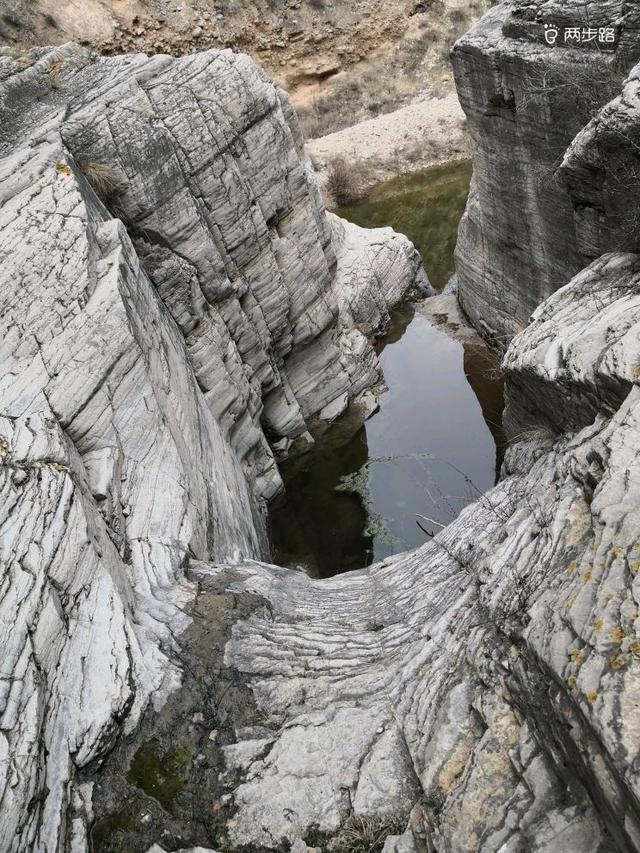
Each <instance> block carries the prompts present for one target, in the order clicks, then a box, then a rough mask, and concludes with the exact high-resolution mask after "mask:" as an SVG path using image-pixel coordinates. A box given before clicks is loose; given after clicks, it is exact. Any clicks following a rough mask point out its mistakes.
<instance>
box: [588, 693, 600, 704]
mask: <svg viewBox="0 0 640 853" xmlns="http://www.w3.org/2000/svg"><path fill="white" fill-rule="evenodd" d="M597 698H598V694H597V693H596V691H595V690H590V691H589V692H588V693H587V699H588V700H589V702H595V701H596V699H597Z"/></svg>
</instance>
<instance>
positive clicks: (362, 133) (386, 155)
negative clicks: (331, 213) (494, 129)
mask: <svg viewBox="0 0 640 853" xmlns="http://www.w3.org/2000/svg"><path fill="white" fill-rule="evenodd" d="M306 150H307V153H308V154H309V156H310V157H311V159H312V161H313V163H314V166H315V168H316V171H317V172H318V174H319V177H320V184H321V186H322V187H323V189H324V185H325V182H326V177H327V170H328V168H330V165H331V162H332V161H333V160H335V159H336V158H343V159H344V160H345V161H346V162H347V163H348V164H349V165H350V166H351V167H352V168H353V170H354V173H355V174H356V175H357V182H358V184H359V189H360V190H361V191H363V192H364V191H365V190H367V189H368V188H369V187H371V186H373V185H374V184H376V183H378V182H379V181H384V180H387V179H389V178H393V177H395V176H396V175H400V174H405V173H407V172H415V171H418V170H419V169H424V168H426V167H427V166H431V165H435V164H436V163H445V162H448V161H451V160H460V159H462V158H465V157H469V156H470V153H469V142H468V139H467V134H466V130H465V116H464V113H463V112H462V109H461V107H460V104H459V103H458V98H457V96H456V95H455V94H451V95H447V96H446V97H443V98H426V99H425V100H420V101H417V102H415V103H413V104H409V105H408V106H406V107H402V108H401V109H399V110H395V111H394V112H391V113H386V114H384V115H380V116H377V117H376V118H372V119H368V120H367V121H363V122H360V123H359V124H355V125H353V126H352V127H348V128H345V129H344V130H340V131H338V132H337V133H330V134H329V135H328V136H323V137H321V138H319V139H310V140H308V141H307V143H306ZM328 201H329V202H331V199H328Z"/></svg>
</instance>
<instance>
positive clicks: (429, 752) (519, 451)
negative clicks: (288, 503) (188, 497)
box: [227, 255, 640, 853]
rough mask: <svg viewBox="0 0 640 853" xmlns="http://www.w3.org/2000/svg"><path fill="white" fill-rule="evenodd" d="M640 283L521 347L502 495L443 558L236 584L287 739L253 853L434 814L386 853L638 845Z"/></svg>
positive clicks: (558, 306) (613, 278)
mask: <svg viewBox="0 0 640 853" xmlns="http://www.w3.org/2000/svg"><path fill="white" fill-rule="evenodd" d="M639 263H640V261H639V258H638V257H637V256H630V255H610V256H608V257H606V258H603V259H602V260H600V261H597V262H595V263H594V264H593V265H592V266H591V267H590V268H589V269H587V270H585V271H584V272H583V273H581V274H580V275H578V276H577V277H576V278H575V279H574V280H573V281H572V282H571V283H570V285H568V286H567V287H566V288H564V289H563V290H561V291H559V292H558V293H556V294H555V295H554V296H553V297H552V298H551V299H550V300H548V302H546V303H544V304H543V305H542V306H541V307H540V309H539V310H538V312H537V313H536V314H535V315H534V321H533V323H532V325H531V326H530V327H529V328H528V329H527V330H525V331H524V332H523V333H522V334H521V335H520V336H518V337H517V338H515V339H514V341H513V343H512V345H511V347H510V349H509V351H508V353H507V356H506V360H505V369H506V380H507V389H508V393H509V401H510V402H509V422H510V424H511V426H512V429H514V430H517V431H518V432H517V433H516V437H515V438H514V444H513V446H512V447H511V448H510V450H509V451H508V453H507V457H506V461H505V466H504V475H503V478H502V480H501V482H500V483H499V484H498V485H497V486H496V487H495V488H494V489H493V490H491V491H490V492H488V493H487V494H486V495H485V496H484V497H483V498H482V499H481V500H480V501H478V503H476V504H475V505H473V506H471V507H469V508H467V509H466V510H464V511H463V513H462V514H461V515H460V517H459V518H458V519H457V520H456V521H454V522H452V523H451V524H450V525H449V526H448V527H447V528H446V529H445V530H443V531H442V533H440V534H439V535H438V536H437V537H436V539H435V540H434V541H432V542H430V543H428V544H427V545H425V546H424V547H423V548H420V549H418V550H417V551H415V552H413V553H410V554H405V555H399V556H396V557H394V558H392V559H390V560H387V561H385V562H383V563H380V564H377V565H374V566H372V567H370V568H369V569H366V570H362V571H358V572H351V573H349V574H347V575H343V576H340V577H338V578H334V579H332V580H331V581H315V580H312V579H309V578H308V577H306V576H303V575H300V574H297V573H294V572H285V571H284V570H280V572H279V573H278V575H277V576H274V574H273V570H272V569H270V568H269V567H266V566H264V567H261V566H260V565H259V564H257V563H252V564H250V565H245V566H243V567H239V568H238V569H237V571H238V572H239V573H240V574H244V575H245V577H246V580H245V582H244V583H245V584H246V587H247V589H250V590H252V591H254V592H258V593H259V594H261V595H262V596H264V597H265V598H266V599H267V600H268V601H269V605H270V607H269V609H268V610H267V609H265V610H263V611H259V612H258V611H256V612H255V613H254V614H252V616H251V617H250V619H248V620H246V621H244V622H240V623H237V624H236V625H235V627H234V634H233V638H232V640H231V641H230V643H229V645H228V646H227V663H228V664H230V665H233V666H235V667H236V668H237V669H238V670H240V671H241V672H243V673H245V675H246V677H248V679H249V683H250V684H251V686H252V689H253V692H254V695H255V697H256V700H257V701H258V703H259V706H260V707H261V708H262V709H263V710H264V712H265V713H266V714H267V715H268V716H267V717H266V718H265V725H267V726H268V725H269V721H270V720H271V724H272V725H273V727H274V731H277V732H278V734H277V738H276V740H275V742H274V743H273V744H271V745H270V747H269V750H268V752H267V753H266V754H264V753H263V754H261V755H260V757H259V758H257V759H256V760H254V761H253V762H252V763H251V765H250V766H248V767H247V765H246V764H245V765H244V766H245V767H246V773H245V781H244V782H243V783H242V784H240V785H239V787H238V788H237V789H236V790H235V795H234V799H235V804H236V806H237V811H236V813H235V815H234V816H233V818H232V819H231V820H230V822H229V830H230V834H231V838H232V840H233V841H234V843H235V844H237V845H242V844H246V845H249V846H256V847H258V846H260V845H264V846H265V847H267V848H269V849H271V847H270V845H271V842H270V841H269V839H270V838H282V837H284V838H291V839H292V838H295V837H296V836H299V835H304V834H305V832H307V831H309V829H310V828H311V827H317V828H318V830H319V831H321V832H325V833H327V834H329V835H331V834H334V833H336V832H337V831H338V827H339V826H340V825H341V823H342V822H343V821H344V820H345V819H346V817H347V816H348V814H349V810H350V809H352V810H353V811H354V812H355V813H356V814H361V815H368V814H371V813H374V814H378V815H385V814H388V815H397V814H405V815H406V816H407V819H408V816H409V815H408V813H409V811H410V809H411V807H412V805H413V804H414V803H416V802H418V801H421V802H424V803H426V808H425V810H424V812H423V815H422V816H421V817H420V818H419V819H418V818H417V817H416V815H414V816H413V822H412V825H411V828H410V829H409V830H407V833H405V834H404V835H401V836H398V835H397V834H396V835H394V836H393V837H392V838H391V839H390V840H389V841H388V845H387V846H388V847H389V848H390V849H391V850H413V849H420V848H419V847H418V848H414V847H412V844H413V841H412V839H413V838H414V837H420V833H422V836H423V837H424V838H425V839H427V840H428V841H429V842H430V843H433V845H434V846H435V848H436V849H438V850H445V851H452V853H453V851H456V853H458V851H469V853H471V851H498V850H501V851H502V850H514V851H515V850H520V849H527V850H532V851H542V850H545V851H546V850H552V849H553V847H554V844H557V838H558V836H559V834H560V833H561V834H562V838H563V842H562V843H563V847H562V849H563V851H564V850H567V851H575V853H578V851H580V853H582V851H585V850H589V851H600V853H602V852H603V851H604V850H609V849H612V847H613V846H620V847H624V846H625V845H627V846H628V847H629V848H630V849H633V848H634V846H637V844H638V838H640V835H639V834H638V825H637V822H636V816H635V810H634V806H633V803H634V801H635V797H636V796H637V792H638V790H639V788H640V778H639V777H638V774H637V771H636V769H635V755H636V749H635V743H636V742H637V741H636V739H637V737H638V726H639V725H640V723H639V722H638V719H637V706H636V703H635V698H634V697H635V695H636V691H637V685H638V681H639V679H640V656H639V654H640V652H639V650H640V640H639V639H638V629H637V624H638V621H637V617H638V613H637V590H636V581H635V578H636V573H637V571H638V570H640V541H639V540H638V506H639V505H640V467H639V465H640V463H639V461H638V460H640V386H639V385H638V377H637V370H638V364H640V268H639V266H638V265H639ZM558 354H561V356H559V355H558ZM634 376H635V378H632V377H634ZM590 385H592V386H593V389H594V392H593V393H591V392H590V390H589V389H590ZM596 388H597V391H598V394H597V395H596V394H595V389H596ZM512 399H513V400H514V401H515V402H514V403H512V402H511V401H512ZM583 399H584V400H586V401H587V402H586V404H585V405H584V406H583V407H582V408H581V411H583V418H582V423H581V424H580V425H578V423H577V421H576V418H575V417H574V415H573V408H572V402H573V401H575V406H576V411H577V409H578V407H581V406H582V403H581V401H582V400H583ZM567 401H571V402H570V403H569V405H568V406H567ZM565 410H566V413H565ZM551 425H552V426H551ZM372 623H376V624H382V625H383V626H384V627H383V629H382V630H380V631H376V632H372V631H371V630H370V625H371V624H372ZM273 649H278V654H277V655H274V654H273V652H272V651H271V650H273ZM266 660H268V661H269V665H268V668H267V669H264V661H266ZM237 748H238V747H236V749H237ZM623 780H624V781H623ZM567 786H569V787H567ZM345 791H346V792H348V796H345ZM592 798H593V799H592ZM594 802H595V803H596V804H597V805H598V810H596V809H595V808H594ZM292 815H293V817H292ZM611 839H614V841H612V840H611ZM425 843H427V842H426V841H425ZM427 849H428V848H427Z"/></svg>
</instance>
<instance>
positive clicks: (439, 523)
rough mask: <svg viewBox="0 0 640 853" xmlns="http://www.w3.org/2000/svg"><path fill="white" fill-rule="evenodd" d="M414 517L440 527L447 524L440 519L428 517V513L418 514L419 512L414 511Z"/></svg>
mask: <svg viewBox="0 0 640 853" xmlns="http://www.w3.org/2000/svg"><path fill="white" fill-rule="evenodd" d="M416 518H421V519H422V520H423V521H428V522H429V524H435V525H437V527H442V529H444V528H445V527H446V526H447V525H446V524H442V523H441V522H440V521H436V520H435V518H429V516H428V515H420V513H419V512H417V513H416Z"/></svg>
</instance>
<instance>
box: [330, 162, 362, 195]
mask: <svg viewBox="0 0 640 853" xmlns="http://www.w3.org/2000/svg"><path fill="white" fill-rule="evenodd" d="M326 189H327V192H328V193H329V195H330V196H331V199H332V200H333V206H334V207H342V205H344V204H351V203H352V202H354V201H356V200H357V199H358V198H360V196H361V195H362V182H361V181H360V179H359V177H358V173H357V170H356V169H355V167H354V166H353V164H349V163H347V161H346V160H345V159H344V157H334V159H333V160H331V162H330V163H329V165H328V167H327V183H326Z"/></svg>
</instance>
